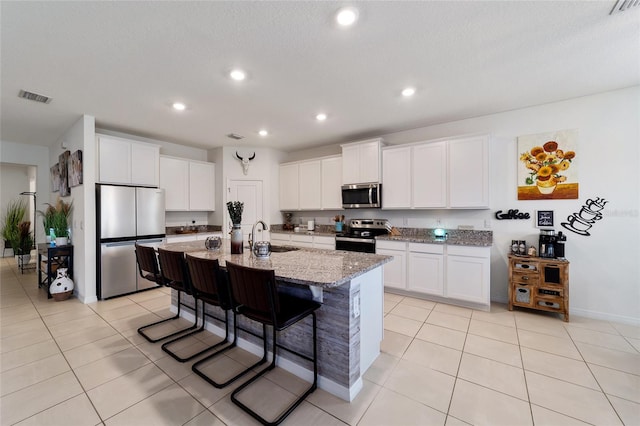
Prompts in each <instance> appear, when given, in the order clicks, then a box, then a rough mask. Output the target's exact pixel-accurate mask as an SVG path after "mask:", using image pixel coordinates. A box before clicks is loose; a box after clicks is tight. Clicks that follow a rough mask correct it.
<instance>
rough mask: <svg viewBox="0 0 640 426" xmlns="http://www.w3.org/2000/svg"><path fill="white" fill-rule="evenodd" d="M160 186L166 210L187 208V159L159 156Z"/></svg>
mask: <svg viewBox="0 0 640 426" xmlns="http://www.w3.org/2000/svg"><path fill="white" fill-rule="evenodd" d="M160 188H162V189H164V199H165V205H166V209H167V210H176V211H187V210H189V161H187V160H183V159H181V158H172V157H160Z"/></svg>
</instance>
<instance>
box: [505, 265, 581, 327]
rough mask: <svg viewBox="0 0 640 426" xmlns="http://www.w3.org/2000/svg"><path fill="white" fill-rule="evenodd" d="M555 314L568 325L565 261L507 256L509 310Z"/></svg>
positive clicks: (567, 273) (566, 270) (567, 284)
mask: <svg viewBox="0 0 640 426" xmlns="http://www.w3.org/2000/svg"><path fill="white" fill-rule="evenodd" d="M514 306H520V307H523V308H530V309H539V310H543V311H550V312H558V313H560V314H563V315H564V320H565V321H566V322H569V261H567V260H560V259H547V258H542V257H526V256H514V255H509V310H510V311H511V310H513V307H514Z"/></svg>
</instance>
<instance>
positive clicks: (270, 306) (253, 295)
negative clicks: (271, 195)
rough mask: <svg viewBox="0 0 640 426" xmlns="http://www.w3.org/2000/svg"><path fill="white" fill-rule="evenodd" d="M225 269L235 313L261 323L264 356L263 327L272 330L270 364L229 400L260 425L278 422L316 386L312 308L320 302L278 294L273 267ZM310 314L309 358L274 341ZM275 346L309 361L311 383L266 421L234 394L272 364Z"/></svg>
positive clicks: (234, 265)
mask: <svg viewBox="0 0 640 426" xmlns="http://www.w3.org/2000/svg"><path fill="white" fill-rule="evenodd" d="M226 266H227V271H228V272H229V282H230V284H231V294H232V298H233V301H234V306H235V310H236V312H237V313H238V314H241V315H244V316H246V317H247V318H249V319H251V320H254V321H257V322H259V323H262V325H263V332H265V333H264V334H263V340H264V347H265V356H266V352H267V349H266V348H267V343H266V342H267V334H266V326H267V325H270V326H271V327H272V329H273V337H272V339H273V341H272V343H273V346H272V347H273V358H272V360H271V363H270V364H269V365H268V366H267V367H266V368H264V369H263V370H262V371H260V372H259V373H258V374H256V375H255V376H254V377H252V378H251V379H249V380H248V381H247V382H246V383H243V384H242V385H240V386H239V387H238V388H237V389H236V390H234V391H233V393H232V394H231V400H232V401H233V403H234V404H236V405H237V406H239V407H240V408H241V409H242V410H244V411H245V412H247V413H248V414H249V415H251V416H252V417H253V418H255V419H256V420H258V421H259V422H260V423H262V424H263V425H277V424H280V423H281V422H282V421H283V420H284V419H285V418H286V417H287V416H288V415H289V414H291V412H292V411H293V410H294V409H295V408H296V407H298V405H300V404H301V403H302V401H304V399H305V398H306V397H307V396H308V395H309V394H311V393H312V392H313V391H315V390H316V388H317V383H318V351H317V338H316V335H317V325H316V313H315V311H316V309H318V308H320V306H321V305H320V303H317V302H314V301H313V300H307V299H301V298H298V297H294V296H291V295H288V294H284V293H279V292H278V291H277V284H276V278H275V273H274V271H273V270H267V269H257V268H250V267H246V266H241V265H237V264H234V263H231V262H226ZM309 315H311V317H312V332H313V357H309V356H307V355H304V354H302V353H299V352H296V351H294V350H292V349H290V348H285V347H284V346H280V345H279V344H278V340H277V339H278V332H279V331H282V330H284V329H286V328H288V327H290V326H291V325H293V324H295V323H297V322H298V321H300V320H302V319H304V318H306V317H307V316H309ZM278 348H280V349H285V350H287V351H289V352H291V353H294V354H296V355H298V356H300V357H302V358H304V359H306V360H308V361H311V362H313V383H312V384H311V386H310V387H309V388H308V389H307V390H306V391H305V392H304V393H303V394H302V395H301V396H300V397H299V398H298V399H296V400H295V401H294V402H293V403H292V404H291V405H290V406H289V407H288V408H287V409H286V410H284V412H282V413H281V414H280V415H278V417H276V419H275V420H273V421H268V420H266V419H265V418H263V417H262V416H260V415H259V414H258V413H256V412H255V411H253V410H252V409H251V408H249V407H248V406H247V405H245V404H244V403H243V402H241V401H240V400H239V399H238V395H239V394H240V393H241V392H242V391H243V390H244V389H246V388H247V387H248V386H249V385H251V384H252V383H253V382H255V381H256V380H258V379H259V378H260V377H261V376H263V375H264V374H265V373H267V372H268V371H270V370H273V369H274V368H275V367H276V358H277V353H278Z"/></svg>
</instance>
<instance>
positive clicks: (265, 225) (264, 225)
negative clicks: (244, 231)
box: [249, 220, 269, 251]
mask: <svg viewBox="0 0 640 426" xmlns="http://www.w3.org/2000/svg"><path fill="white" fill-rule="evenodd" d="M259 223H261V224H262V230H263V231H268V230H269V227H268V226H267V224H266V223H264V222H263V221H261V220H259V221H257V222H256V223H254V224H253V228H251V234H249V250H252V251H253V243H254V241H253V240H254V238H255V237H256V226H258V224H259Z"/></svg>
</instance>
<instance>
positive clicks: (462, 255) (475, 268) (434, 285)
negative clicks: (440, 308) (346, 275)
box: [376, 240, 491, 306]
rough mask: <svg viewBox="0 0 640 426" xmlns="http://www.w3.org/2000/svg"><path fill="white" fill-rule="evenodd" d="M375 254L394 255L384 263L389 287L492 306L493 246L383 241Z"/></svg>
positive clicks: (449, 299) (417, 293)
mask: <svg viewBox="0 0 640 426" xmlns="http://www.w3.org/2000/svg"><path fill="white" fill-rule="evenodd" d="M376 253H377V254H382V255H387V256H393V260H392V261H391V262H389V263H386V264H385V265H384V286H385V287H387V288H390V289H398V290H404V291H407V292H411V293H414V294H416V295H424V296H434V297H435V298H436V299H437V300H442V301H451V302H455V301H459V302H461V303H462V304H464V302H469V303H473V304H475V305H483V306H489V305H490V298H489V297H490V284H491V282H490V261H491V259H490V253H491V248H490V247H470V246H454V245H442V244H426V243H406V242H401V241H385V240H380V241H377V242H376Z"/></svg>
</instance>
